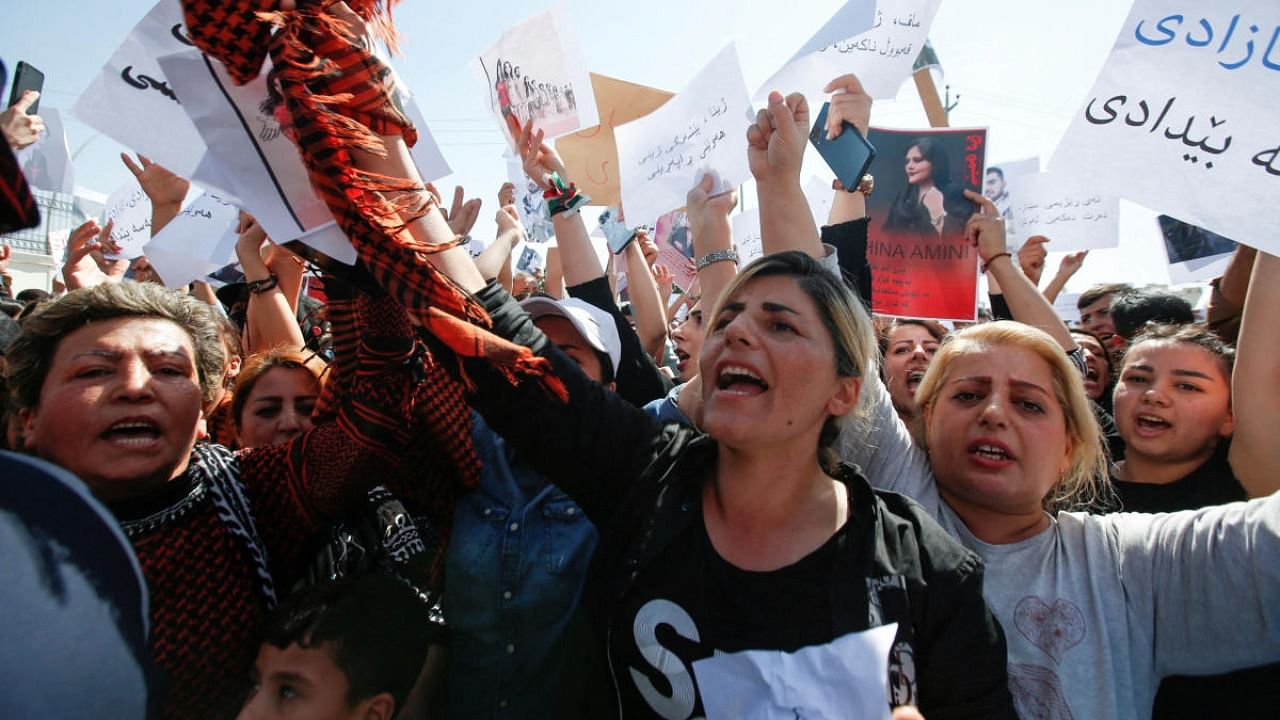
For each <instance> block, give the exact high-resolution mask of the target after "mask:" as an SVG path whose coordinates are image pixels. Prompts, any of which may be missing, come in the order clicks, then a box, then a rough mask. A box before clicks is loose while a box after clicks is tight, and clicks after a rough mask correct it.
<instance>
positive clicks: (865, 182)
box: [831, 173, 876, 197]
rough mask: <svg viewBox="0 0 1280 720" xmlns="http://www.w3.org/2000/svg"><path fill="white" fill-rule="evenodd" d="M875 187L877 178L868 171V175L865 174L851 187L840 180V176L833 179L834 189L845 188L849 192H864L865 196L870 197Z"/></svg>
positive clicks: (832, 185)
mask: <svg viewBox="0 0 1280 720" xmlns="http://www.w3.org/2000/svg"><path fill="white" fill-rule="evenodd" d="M875 187H876V179H875V177H874V176H872V174H871V173H867V174H866V175H863V176H862V179H861V180H859V181H858V184H857V185H856V186H855V187H851V188H847V187H845V186H844V183H842V182H840V179H839V178H836V179H835V180H832V181H831V189H832V190H843V191H845V192H848V193H855V192H856V193H862V196H863V197H870V196H871V191H872V190H874V189H875Z"/></svg>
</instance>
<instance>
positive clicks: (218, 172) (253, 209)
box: [160, 52, 356, 265]
mask: <svg viewBox="0 0 1280 720" xmlns="http://www.w3.org/2000/svg"><path fill="white" fill-rule="evenodd" d="M160 65H161V67H163V68H164V71H165V75H166V77H168V78H170V80H171V81H172V82H173V83H174V86H175V87H178V88H180V92H181V93H182V97H183V98H186V105H185V107H186V109H187V111H188V112H189V113H190V114H191V118H192V120H193V121H195V124H196V127H198V128H199V129H200V133H201V135H202V136H203V138H204V140H205V143H206V145H207V146H208V148H209V155H210V158H209V159H208V160H206V161H205V162H203V163H202V164H201V169H202V170H204V171H206V172H207V171H208V170H210V169H213V172H212V173H209V174H207V175H206V174H201V173H197V174H195V175H194V176H193V177H192V180H193V181H195V182H198V183H200V184H201V185H203V186H205V187H206V188H211V189H213V190H214V191H215V194H219V195H221V194H222V193H219V192H218V191H223V193H225V194H227V195H230V196H231V197H235V198H238V200H239V201H240V202H242V203H243V204H244V208H245V210H247V211H248V212H249V213H250V214H251V215H253V216H254V217H255V218H256V219H257V220H258V223H259V224H260V225H262V228H263V230H265V231H266V232H267V235H269V236H270V237H271V239H272V240H274V241H275V242H277V243H285V242H288V241H290V240H301V241H302V242H304V243H306V244H307V245H310V246H311V247H313V248H315V249H317V250H319V251H320V252H323V253H324V254H326V255H328V256H329V257H331V258H333V259H334V260H337V261H339V262H343V263H346V264H348V265H351V264H354V263H355V259H356V253H355V248H353V247H352V246H351V243H350V242H349V241H348V240H347V238H346V236H345V235H343V234H342V231H341V230H340V229H339V228H338V226H337V225H336V224H335V223H334V222H333V217H332V215H331V214H330V213H329V208H328V207H327V206H325V204H324V203H323V202H322V201H321V200H320V198H319V197H317V196H316V194H315V193H314V192H313V191H312V189H311V181H310V179H309V178H308V177H307V171H306V167H305V166H304V165H303V164H302V158H301V157H300V156H299V155H298V148H297V146H296V145H294V144H293V142H292V141H291V140H289V139H288V138H287V137H285V135H284V133H283V132H281V130H280V125H279V123H277V122H276V120H275V118H274V117H272V116H270V115H267V114H264V113H262V111H261V104H262V101H263V100H264V99H265V98H266V96H267V89H266V80H265V77H264V76H259V77H258V79H257V80H254V81H253V82H250V83H247V84H245V85H234V84H232V82H231V80H230V78H229V76H228V75H227V72H226V70H225V69H224V68H223V67H222V65H221V64H219V63H217V62H214V61H210V60H208V59H206V58H204V57H203V56H202V55H200V54H199V53H197V52H185V53H179V54H175V55H169V56H166V57H164V58H161V59H160ZM221 183H225V184H226V185H229V187H222V186H220V184H221Z"/></svg>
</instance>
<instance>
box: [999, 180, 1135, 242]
mask: <svg viewBox="0 0 1280 720" xmlns="http://www.w3.org/2000/svg"><path fill="white" fill-rule="evenodd" d="M1014 215H1015V216H1016V217H1017V230H1016V238H1017V241H1018V244H1019V245H1021V244H1022V243H1024V242H1026V240H1027V238H1029V237H1031V236H1032V235H1043V236H1045V237H1047V238H1049V240H1050V242H1049V245H1048V246H1047V249H1049V250H1053V251H1054V252H1061V251H1064V250H1093V249H1095V248H1111V247H1118V246H1119V245H1120V200H1119V199H1118V198H1116V197H1115V196H1113V195H1104V194H1102V193H1100V192H1098V190H1097V189H1096V187H1095V186H1093V185H1092V184H1090V183H1087V182H1082V181H1080V180H1079V179H1075V178H1063V177H1061V176H1059V175H1055V174H1051V173H1037V174H1035V175H1023V176H1021V177H1019V178H1018V197H1017V199H1016V200H1015V201H1014ZM1011 244H1012V243H1011Z"/></svg>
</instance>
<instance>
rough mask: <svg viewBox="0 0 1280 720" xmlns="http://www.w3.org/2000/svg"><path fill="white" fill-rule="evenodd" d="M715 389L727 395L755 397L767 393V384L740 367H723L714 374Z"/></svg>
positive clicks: (754, 374) (753, 373)
mask: <svg viewBox="0 0 1280 720" xmlns="http://www.w3.org/2000/svg"><path fill="white" fill-rule="evenodd" d="M716 389H717V390H719V391H721V392H723V393H726V394H729V395H742V396H747V397H750V396H755V395H761V394H763V393H765V392H766V391H768V389H769V383H767V382H765V381H764V378H762V377H760V376H759V375H758V374H756V373H755V372H754V371H752V370H750V369H748V368H746V367H743V366H741V365H725V366H723V367H721V368H720V371H719V372H718V373H717V374H716Z"/></svg>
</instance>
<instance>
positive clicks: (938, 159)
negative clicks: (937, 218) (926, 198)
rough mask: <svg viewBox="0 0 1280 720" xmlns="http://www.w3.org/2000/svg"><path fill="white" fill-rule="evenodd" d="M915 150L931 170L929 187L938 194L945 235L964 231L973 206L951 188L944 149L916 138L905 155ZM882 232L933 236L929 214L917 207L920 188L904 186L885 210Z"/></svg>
mask: <svg viewBox="0 0 1280 720" xmlns="http://www.w3.org/2000/svg"><path fill="white" fill-rule="evenodd" d="M913 147H914V148H918V149H919V150H920V154H921V155H923V156H924V159H925V160H928V161H929V165H930V166H931V167H932V170H931V173H930V174H931V176H932V178H933V185H934V187H936V188H937V189H938V191H939V192H941V193H942V203H943V209H944V210H945V211H946V217H947V221H946V225H945V228H946V229H947V232H948V233H951V232H955V231H957V230H958V229H960V228H963V227H964V224H965V223H966V222H968V220H969V216H970V215H972V214H973V203H971V202H970V201H969V200H968V199H967V198H965V197H964V194H963V192H962V191H961V189H959V188H956V187H952V185H951V158H950V157H948V155H947V148H946V146H945V145H943V144H942V143H941V142H939V141H938V140H936V139H934V138H931V137H918V138H915V139H914V140H912V141H911V142H910V143H909V144H908V145H907V151H908V152H910V151H911V148H913ZM884 229H885V230H890V231H893V230H897V231H905V232H911V233H918V234H936V233H937V232H938V230H937V228H935V227H934V225H933V222H932V219H931V218H930V217H929V211H928V210H926V209H925V207H924V205H922V204H921V203H920V188H919V186H917V185H911V184H908V185H907V186H906V187H905V188H903V189H902V192H900V193H898V196H897V197H896V198H894V200H893V204H892V205H890V206H889V215H888V217H887V218H885V221H884Z"/></svg>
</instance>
